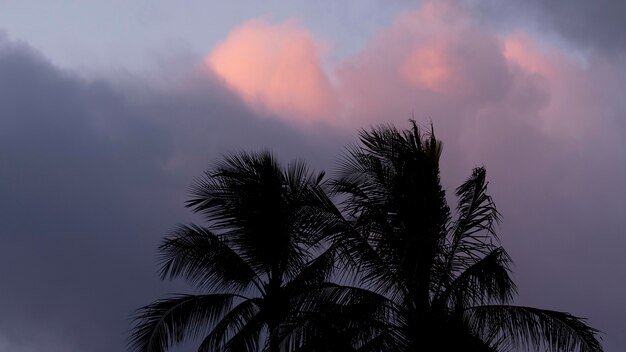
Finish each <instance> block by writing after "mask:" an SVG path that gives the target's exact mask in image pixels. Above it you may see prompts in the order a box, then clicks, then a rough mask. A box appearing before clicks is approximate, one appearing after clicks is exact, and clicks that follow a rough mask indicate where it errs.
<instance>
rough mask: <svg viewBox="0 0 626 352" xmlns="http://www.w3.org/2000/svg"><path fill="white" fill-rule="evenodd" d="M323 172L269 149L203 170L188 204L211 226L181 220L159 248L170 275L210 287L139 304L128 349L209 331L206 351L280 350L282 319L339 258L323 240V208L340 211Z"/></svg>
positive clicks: (165, 274) (162, 345)
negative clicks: (282, 161)
mask: <svg viewBox="0 0 626 352" xmlns="http://www.w3.org/2000/svg"><path fill="white" fill-rule="evenodd" d="M322 179H323V173H322V174H319V175H316V176H315V177H314V175H313V174H311V173H310V172H309V171H308V169H307V167H306V166H305V164H304V163H302V162H294V163H292V164H290V165H288V166H287V168H286V169H284V170H283V169H281V167H280V165H279V164H278V163H277V162H276V160H275V159H274V157H273V156H272V155H271V154H270V153H267V152H264V153H259V154H247V153H241V154H238V155H233V156H230V157H226V158H225V160H224V161H223V162H222V163H221V164H220V165H218V166H217V168H216V170H215V171H211V172H206V173H205V175H204V177H203V178H201V179H199V180H198V181H196V183H195V184H194V186H193V187H192V196H193V197H192V199H191V200H189V201H188V203H187V206H188V207H191V208H193V210H194V211H195V212H198V213H200V214H202V215H203V216H204V217H205V219H206V220H207V221H208V222H209V224H210V225H211V226H210V228H206V227H200V226H195V225H189V226H180V227H179V228H178V229H177V230H176V231H174V232H173V233H172V234H171V235H170V236H169V237H167V238H165V240H164V241H163V243H162V244H161V246H160V247H159V252H160V264H161V276H162V278H163V279H166V278H170V279H173V278H184V279H186V280H187V281H189V282H190V283H192V284H194V285H195V286H196V287H197V288H198V289H200V290H202V291H204V292H208V293H206V294H198V295H180V296H174V297H170V298H167V299H163V300H159V301H156V302H154V303H153V304H150V305H148V306H145V307H143V308H141V309H140V310H139V311H138V314H137V316H136V319H135V325H134V327H133V333H132V337H131V341H130V347H131V349H132V350H135V351H164V350H166V349H167V348H168V347H169V346H171V345H172V344H175V343H179V342H181V341H183V340H184V339H194V338H199V337H203V338H204V339H203V341H202V343H201V344H200V347H199V351H256V350H259V346H260V345H265V347H264V349H265V350H268V351H270V352H275V351H279V350H280V346H279V343H280V339H281V336H283V335H284V334H282V333H281V324H283V323H284V322H285V321H286V320H287V319H288V317H289V316H290V312H291V311H293V310H295V309H297V308H296V307H295V305H296V302H298V299H297V298H298V297H299V296H301V295H303V294H304V293H306V292H307V291H309V290H310V289H311V288H312V287H319V285H320V284H321V283H322V282H324V281H325V280H326V278H327V276H328V275H329V274H330V272H331V270H332V268H333V265H334V250H332V248H322V247H319V248H318V246H317V245H318V244H319V243H320V240H321V239H322V238H323V237H324V233H323V232H324V229H323V227H322V226H319V225H318V224H323V223H324V221H320V219H318V218H319V217H320V216H321V214H322V213H323V212H322V211H320V209H324V208H329V209H330V210H331V211H336V209H335V207H334V205H333V203H332V202H331V201H330V200H329V199H328V198H327V196H326V193H325V192H324V191H323V190H322V188H321V181H322ZM327 247H328V246H327ZM208 328H210V329H208ZM261 340H265V342H260V341H261Z"/></svg>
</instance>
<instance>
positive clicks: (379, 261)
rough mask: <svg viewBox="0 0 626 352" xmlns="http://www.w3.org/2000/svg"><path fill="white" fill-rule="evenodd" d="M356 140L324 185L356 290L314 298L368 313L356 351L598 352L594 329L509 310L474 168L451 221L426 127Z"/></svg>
mask: <svg viewBox="0 0 626 352" xmlns="http://www.w3.org/2000/svg"><path fill="white" fill-rule="evenodd" d="M360 137H361V138H360V142H361V144H360V145H359V146H355V147H354V148H352V149H351V150H350V151H349V152H348V154H347V155H346V157H345V158H344V159H343V161H342V163H341V171H340V176H339V177H338V179H337V180H336V181H335V182H334V189H335V191H336V192H337V193H339V194H340V195H341V196H342V198H343V199H344V202H343V210H344V212H345V215H346V219H347V222H349V224H350V226H345V228H344V230H343V231H342V232H341V233H339V234H338V235H337V236H336V237H335V241H336V242H337V243H338V244H340V246H341V248H343V251H344V253H345V256H346V257H349V258H352V259H353V263H354V265H356V267H357V268H358V270H359V272H360V275H359V276H358V279H357V280H356V283H357V285H355V286H357V287H353V288H350V287H339V286H336V287H325V288H323V289H321V290H320V292H318V296H319V297H324V299H323V300H325V301H333V300H334V301H335V302H336V304H339V305H344V306H347V307H349V306H354V305H357V306H358V305H361V306H367V307H370V308H369V310H370V311H372V312H374V311H375V312H377V313H376V316H374V315H372V316H370V318H369V319H370V320H369V321H371V322H372V325H373V326H379V328H378V329H377V332H378V333H377V334H372V335H369V336H366V337H364V338H363V339H362V340H361V341H360V342H359V343H358V344H359V345H360V346H369V345H371V344H372V341H376V340H378V341H384V342H385V343H389V341H395V346H400V347H398V349H396V350H404V351H417V350H424V349H426V350H429V348H430V350H438V351H454V350H464V351H502V350H508V349H510V348H516V347H521V346H526V347H536V348H540V349H541V348H543V349H547V350H551V351H575V350H579V351H601V350H602V348H601V345H600V343H599V341H598V339H597V338H596V333H597V331H596V330H595V329H593V328H591V327H589V326H588V325H586V324H585V323H584V321H583V320H582V319H580V318H577V317H575V316H573V315H571V314H569V313H564V312H555V311H550V310H545V309H539V308H532V307H523V306H515V305H511V302H512V299H513V297H514V296H515V294H516V287H515V284H514V283H513V281H512V279H511V277H510V269H509V265H510V263H511V260H510V258H509V256H508V254H507V253H506V251H505V250H504V249H503V248H502V247H501V246H500V245H499V240H498V237H497V234H496V229H495V225H496V224H497V223H498V220H499V214H498V211H497V210H496V207H495V204H494V202H493V200H492V198H491V197H490V196H489V195H488V193H487V184H488V182H487V181H486V173H485V169H484V168H483V167H479V168H476V169H474V171H473V173H472V175H471V176H470V177H469V178H468V179H467V180H466V181H465V182H464V183H463V184H462V185H461V186H460V187H458V188H457V189H456V196H457V197H458V199H459V203H458V206H457V207H456V215H455V216H454V217H452V215H451V211H450V209H449V207H448V205H447V201H446V196H445V192H444V190H443V189H442V187H441V183H440V177H439V159H440V156H441V151H442V144H441V142H440V141H438V140H437V139H436V138H435V135H434V133H433V130H432V127H431V130H430V132H428V133H422V132H421V131H420V129H419V128H418V127H417V125H416V124H415V122H413V123H412V128H411V129H409V130H405V131H400V130H397V129H396V128H395V127H393V126H380V127H377V128H374V129H372V130H371V131H363V132H361V134H360ZM372 306H379V307H382V309H379V310H376V309H372V308H371V307H372ZM381 310H383V311H386V313H385V314H382V315H381V313H380V312H381ZM381 317H382V318H381ZM359 319H361V320H362V321H363V319H364V317H359ZM381 322H382V323H384V324H382V325H384V328H380V326H381ZM364 350H372V351H373V350H378V351H383V350H386V349H385V348H380V347H376V348H374V349H364Z"/></svg>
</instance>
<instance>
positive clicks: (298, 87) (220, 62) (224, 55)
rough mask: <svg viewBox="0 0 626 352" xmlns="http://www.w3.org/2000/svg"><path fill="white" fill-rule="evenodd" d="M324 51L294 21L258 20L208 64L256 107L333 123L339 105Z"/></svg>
mask: <svg viewBox="0 0 626 352" xmlns="http://www.w3.org/2000/svg"><path fill="white" fill-rule="evenodd" d="M321 47H322V46H321V44H319V43H318V42H316V41H315V40H314V39H313V37H312V35H311V34H310V33H309V32H308V31H306V30H305V29H304V28H302V27H300V26H299V25H298V24H297V23H296V22H295V21H287V22H284V23H279V24H270V23H268V22H267V21H265V20H263V19H255V20H252V21H249V22H246V23H244V24H242V25H240V26H239V27H237V28H235V29H234V30H233V31H232V32H231V33H230V34H229V35H228V37H227V38H226V39H225V40H224V41H222V42H221V43H220V44H218V45H217V46H216V47H215V49H214V50H213V51H212V53H211V54H210V55H209V57H208V58H207V60H206V62H207V65H208V66H209V67H210V68H211V69H213V70H214V71H215V72H216V73H217V74H218V75H219V76H220V77H221V78H222V79H224V81H225V82H226V83H227V84H228V85H229V86H230V87H232V88H233V89H234V90H235V91H236V92H238V93H239V94H240V95H241V96H242V97H243V99H244V100H245V101H246V102H247V103H249V104H250V105H252V106H253V107H255V108H257V109H260V110H262V111H263V110H265V111H268V112H270V113H272V114H276V115H278V116H283V117H286V118H287V119H289V120H293V119H296V120H299V121H304V122H312V121H320V120H332V119H333V118H334V117H335V116H334V115H335V114H336V111H337V109H338V104H339V102H338V100H337V98H336V96H335V94H334V92H333V88H332V86H331V84H330V81H329V80H328V78H327V76H326V74H325V73H324V71H323V69H322V63H321V59H320V53H321Z"/></svg>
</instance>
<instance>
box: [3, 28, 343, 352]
mask: <svg viewBox="0 0 626 352" xmlns="http://www.w3.org/2000/svg"><path fill="white" fill-rule="evenodd" d="M199 61H200V59H199ZM0 76H1V77H2V80H0V194H1V197H0V214H1V215H0V219H1V220H0V223H1V224H2V226H1V228H0V277H1V278H2V283H1V287H2V290H1V291H2V293H1V294H0V295H1V296H2V300H0V311H2V314H1V315H0V331H1V333H0V350H2V351H4V349H7V350H11V351H17V352H27V351H31V350H33V351H34V350H50V351H88V352H99V351H122V350H124V348H125V342H126V339H127V336H128V335H127V329H128V327H129V321H130V315H131V314H132V312H133V311H134V310H135V309H137V308H138V307H140V306H142V305H144V304H148V303H149V302H151V301H152V300H154V299H156V298H158V297H162V296H165V295H166V294H168V293H171V292H189V288H188V287H186V286H184V285H181V284H176V283H174V284H166V283H161V282H159V280H158V277H157V275H156V265H155V254H156V246H157V243H158V242H159V241H160V239H161V237H162V236H163V235H165V234H166V233H167V232H168V231H169V230H171V229H172V228H173V227H174V226H175V225H176V224H177V223H181V222H186V221H189V220H191V219H192V217H191V216H190V214H189V212H188V211H187V210H186V209H184V207H183V204H184V200H185V198H186V195H187V190H188V186H189V185H190V184H191V182H192V180H193V179H194V178H196V177H198V176H199V175H200V174H201V172H202V171H203V170H204V169H205V168H207V167H208V166H209V165H210V164H211V163H212V162H215V161H216V160H217V159H218V158H219V156H220V154H221V153H227V152H235V151H238V150H260V149H264V148H265V149H266V148H269V149H272V150H274V151H276V153H277V154H278V155H279V157H281V159H282V160H289V159H294V158H296V157H302V158H305V159H306V160H308V161H309V162H311V163H312V164H313V165H314V166H316V167H318V168H319V166H320V165H327V164H328V160H330V159H332V157H333V156H334V153H335V150H337V149H339V146H340V145H341V142H340V141H341V140H342V138H340V137H338V136H337V135H336V134H334V133H332V131H326V133H324V134H323V135H321V134H320V133H318V132H315V131H308V132H307V134H302V133H301V132H299V131H297V130H294V129H293V128H291V127H289V126H286V125H285V124H284V123H283V122H281V121H279V120H275V119H274V120H271V119H261V118H259V116H257V115H255V113H254V112H253V111H251V110H249V109H248V108H247V107H246V106H245V104H243V103H242V102H241V101H240V100H239V98H238V97H237V96H236V95H233V94H232V93H230V92H229V91H228V89H226V88H225V87H223V86H222V84H221V83H220V82H219V81H218V80H217V79H215V78H211V77H210V76H206V75H199V74H198V72H182V73H181V74H180V77H183V78H180V79H181V80H183V81H184V82H179V84H177V85H176V87H174V88H170V89H151V88H149V86H147V85H145V84H142V82H135V84H133V85H132V87H130V88H129V87H123V86H121V85H119V84H115V85H114V84H112V83H110V82H108V81H106V80H90V81H87V80H84V79H81V78H79V77H77V76H75V75H73V74H72V73H71V72H67V71H63V70H59V69H57V68H55V67H54V66H52V65H51V64H50V63H48V62H47V60H46V59H45V58H44V57H43V56H42V55H41V54H39V53H37V52H36V51H35V50H33V49H32V48H29V47H28V46H27V45H25V44H23V43H16V42H11V41H7V40H5V39H0ZM184 77H195V78H193V79H187V78H184ZM195 220H197V219H195Z"/></svg>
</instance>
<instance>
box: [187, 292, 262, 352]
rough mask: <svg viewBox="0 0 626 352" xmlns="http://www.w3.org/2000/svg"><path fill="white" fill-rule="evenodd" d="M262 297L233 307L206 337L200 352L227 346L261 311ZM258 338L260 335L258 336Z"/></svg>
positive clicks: (209, 351)
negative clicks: (231, 338)
mask: <svg viewBox="0 0 626 352" xmlns="http://www.w3.org/2000/svg"><path fill="white" fill-rule="evenodd" d="M259 306H260V299H258V298H253V299H248V300H245V301H243V302H241V303H239V304H238V305H237V306H235V307H234V308H233V309H231V311H230V312H228V314H226V315H225V316H224V317H223V318H222V319H221V320H220V321H219V323H217V324H215V327H214V328H213V329H212V330H211V332H210V333H209V334H208V335H207V336H206V337H205V338H204V340H203V341H202V343H201V344H200V348H199V349H198V351H199V352H211V351H219V350H221V349H223V348H224V347H225V345H226V344H227V342H228V341H229V340H230V337H232V336H235V335H236V334H237V333H238V332H239V331H242V330H243V329H244V328H245V326H246V325H247V324H249V323H250V321H252V319H253V318H254V316H255V315H256V314H258V313H259ZM257 338H258V336H257Z"/></svg>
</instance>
